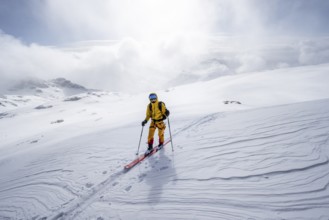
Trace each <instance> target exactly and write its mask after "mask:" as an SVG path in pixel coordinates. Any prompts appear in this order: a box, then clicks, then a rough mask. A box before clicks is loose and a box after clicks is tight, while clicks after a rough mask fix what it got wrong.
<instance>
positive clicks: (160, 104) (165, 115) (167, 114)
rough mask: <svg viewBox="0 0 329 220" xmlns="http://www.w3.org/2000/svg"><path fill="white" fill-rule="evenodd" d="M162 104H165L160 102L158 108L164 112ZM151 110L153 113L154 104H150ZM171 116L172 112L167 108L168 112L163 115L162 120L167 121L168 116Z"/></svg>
mask: <svg viewBox="0 0 329 220" xmlns="http://www.w3.org/2000/svg"><path fill="white" fill-rule="evenodd" d="M162 104H164V103H163V102H158V105H159V106H158V108H159V109H160V111H161V112H162ZM149 109H150V111H151V112H152V104H151V103H150V104H149ZM169 114H170V111H169V110H168V109H167V108H166V112H165V114H164V115H162V117H163V118H162V120H165V119H166V118H167V117H168V116H169Z"/></svg>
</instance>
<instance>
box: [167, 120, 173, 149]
mask: <svg viewBox="0 0 329 220" xmlns="http://www.w3.org/2000/svg"><path fill="white" fill-rule="evenodd" d="M168 126H169V134H170V142H171V149H172V151H173V152H174V144H173V142H172V136H171V129H170V121H169V117H168Z"/></svg>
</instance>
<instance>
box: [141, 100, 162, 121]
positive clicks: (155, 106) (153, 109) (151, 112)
mask: <svg viewBox="0 0 329 220" xmlns="http://www.w3.org/2000/svg"><path fill="white" fill-rule="evenodd" d="M160 107H161V109H160ZM165 115H166V105H165V104H164V103H163V102H161V104H160V103H159V101H158V100H157V101H156V102H155V103H152V102H151V103H150V104H148V105H147V109H146V118H145V120H146V121H148V120H149V119H150V118H151V119H152V120H153V121H162V120H164V119H165Z"/></svg>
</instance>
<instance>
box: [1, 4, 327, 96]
mask: <svg viewBox="0 0 329 220" xmlns="http://www.w3.org/2000/svg"><path fill="white" fill-rule="evenodd" d="M328 23H329V1H328V0H234V1H233V0H90V1H87V0H85V1H82V0H28V1H27V0H0V87H1V85H7V81H8V80H9V81H10V80H11V81H12V79H21V78H25V77H38V78H42V79H51V78H56V77H65V78H68V79H70V80H72V81H74V82H77V83H80V84H82V85H84V86H87V87H91V88H101V89H107V90H115V91H130V92H135V91H141V90H147V91H148V90H154V91H155V89H161V88H165V87H166V86H173V85H176V84H179V83H181V82H188V81H189V80H190V79H194V80H199V79H211V78H215V77H218V76H220V75H225V74H235V73H242V72H250V71H262V70H268V69H275V68H283V67H290V66H296V65H311V64H320V63H324V62H327V60H329V43H327V42H328V40H327V38H325V37H327V36H328V35H329V28H328ZM287 36H289V37H292V38H293V40H291V38H290V39H289V40H288V41H286V40H284V42H283V41H282V42H280V41H281V40H280V39H282V38H283V37H287ZM269 38H273V39H275V41H271V40H270V41H269V40H268V39H269ZM307 38H308V39H310V40H305V39H307ZM278 47H279V48H278ZM266 48H270V50H268V49H266ZM273 48H276V52H275V53H273ZM2 87H3V86H2Z"/></svg>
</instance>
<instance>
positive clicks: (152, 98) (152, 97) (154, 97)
mask: <svg viewBox="0 0 329 220" xmlns="http://www.w3.org/2000/svg"><path fill="white" fill-rule="evenodd" d="M149 99H150V100H156V99H157V96H156V95H155V94H151V95H150V96H149Z"/></svg>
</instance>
